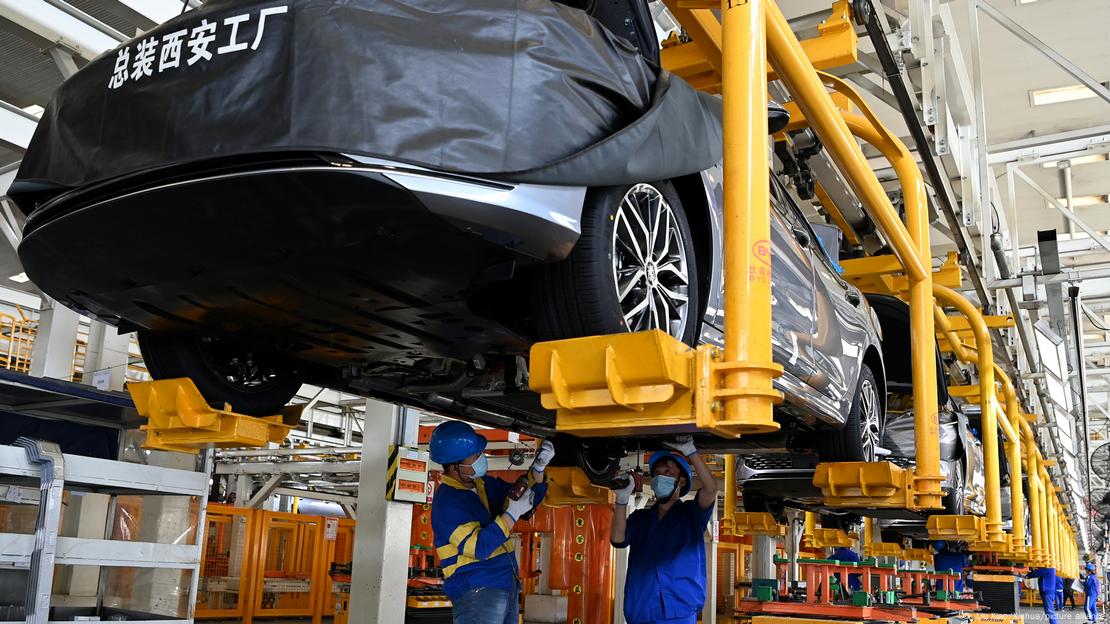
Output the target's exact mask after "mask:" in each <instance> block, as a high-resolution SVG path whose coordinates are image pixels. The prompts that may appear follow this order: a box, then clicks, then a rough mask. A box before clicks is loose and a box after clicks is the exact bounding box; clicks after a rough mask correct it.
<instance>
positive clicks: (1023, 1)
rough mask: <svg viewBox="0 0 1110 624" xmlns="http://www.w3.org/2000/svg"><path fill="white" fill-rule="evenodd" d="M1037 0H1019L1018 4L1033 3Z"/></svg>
mask: <svg viewBox="0 0 1110 624" xmlns="http://www.w3.org/2000/svg"><path fill="white" fill-rule="evenodd" d="M1036 1H1037V0H1018V4H1033V3H1034V2H1036Z"/></svg>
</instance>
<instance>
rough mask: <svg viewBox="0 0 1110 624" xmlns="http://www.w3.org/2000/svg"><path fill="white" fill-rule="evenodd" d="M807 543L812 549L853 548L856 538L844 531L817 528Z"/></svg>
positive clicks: (808, 537)
mask: <svg viewBox="0 0 1110 624" xmlns="http://www.w3.org/2000/svg"><path fill="white" fill-rule="evenodd" d="M807 541H808V543H809V546H810V548H852V547H854V546H855V545H856V538H854V537H852V536H851V535H848V534H847V533H846V532H845V531H844V530H843V529H822V528H815V529H813V533H812V534H811V535H809V536H807Z"/></svg>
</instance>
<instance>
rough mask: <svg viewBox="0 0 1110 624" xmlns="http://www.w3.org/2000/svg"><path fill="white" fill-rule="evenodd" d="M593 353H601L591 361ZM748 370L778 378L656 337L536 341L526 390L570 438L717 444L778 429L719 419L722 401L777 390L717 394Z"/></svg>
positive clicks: (776, 396) (770, 367) (773, 395)
mask: <svg viewBox="0 0 1110 624" xmlns="http://www.w3.org/2000/svg"><path fill="white" fill-rule="evenodd" d="M599 354H604V355H603V356H602V357H598V355H599ZM755 369H759V370H766V371H770V372H771V374H772V375H773V376H777V375H779V374H781V372H782V367H781V366H779V365H778V364H774V363H770V362H768V363H765V364H743V365H742V364H726V363H722V362H720V357H719V354H718V350H717V349H715V348H713V347H711V346H708V345H703V346H701V347H699V348H698V349H696V350H695V349H691V348H690V347H688V346H687V345H686V344H684V343H682V342H681V341H679V340H676V339H675V338H673V337H671V336H670V335H668V334H666V333H664V332H662V331H659V330H650V331H645V332H636V333H628V334H611V335H605V336H589V337H586V338H571V339H568V340H555V341H549V342H539V343H536V344H534V345H533V346H532V352H531V362H530V369H529V373H530V377H529V378H530V380H531V388H532V390H533V391H534V392H538V393H539V394H540V402H541V403H542V404H543V406H544V407H545V408H547V409H550V410H555V412H556V417H555V427H556V429H558V430H559V431H564V432H567V433H573V434H575V435H578V436H583V437H591V436H627V435H647V434H677V433H688V432H692V431H696V430H704V431H711V432H713V433H715V434H717V435H719V436H722V437H725V438H736V437H739V436H740V435H741V434H745V433H765V432H767V431H774V430H777V429H778V424H777V423H775V422H774V421H771V422H770V423H758V422H756V423H752V422H744V421H738V422H730V421H727V420H725V412H724V410H723V409H721V401H722V399H724V398H726V397H731V396H738V395H745V396H751V395H752V394H753V393H759V394H760V395H761V396H766V397H768V398H770V399H772V400H773V401H775V402H778V401H781V400H782V393H780V392H778V391H773V390H772V391H770V392H763V391H758V390H755V389H752V388H743V387H742V388H738V389H734V390H727V389H724V388H723V387H722V386H723V384H722V380H721V378H722V377H723V376H724V375H725V374H726V373H728V372H730V371H733V370H740V371H741V372H750V371H753V370H755Z"/></svg>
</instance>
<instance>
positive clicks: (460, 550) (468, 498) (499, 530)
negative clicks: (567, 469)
mask: <svg viewBox="0 0 1110 624" xmlns="http://www.w3.org/2000/svg"><path fill="white" fill-rule="evenodd" d="M428 446H429V450H430V452H431V458H432V461H434V462H436V463H437V464H440V465H441V466H443V474H442V476H441V477H440V483H439V487H438V488H436V492H435V498H434V499H433V500H432V534H433V538H434V541H435V546H436V554H437V555H439V560H440V566H441V567H442V569H443V577H444V582H443V591H444V592H445V593H446V594H447V596H448V597H449V598H450V599H451V615H452V618H453V622H454V624H509V623H511V624H516V623H517V621H518V617H519V613H520V609H519V600H520V573H519V571H518V567H517V556H516V553H515V552H514V550H513V543H512V541H510V539H509V536H510V535H512V530H513V525H514V524H516V521H517V520H519V519H520V517H521V516H523V515H524V514H526V513H528V512H529V511H531V510H532V509H534V508H535V507H536V506H537V505H539V504H540V501H541V500H543V495H544V494H545V493H546V492H547V484H546V477H545V475H544V470H545V469H546V468H547V464H548V463H550V462H551V459H552V458H553V457H554V456H555V447H554V446H553V445H552V444H551V442H548V441H544V442H543V444H541V445H540V448H539V450H538V451H537V452H536V458H535V460H534V461H533V462H532V468H531V469H530V470H529V471H528V487H527V489H525V490H524V493H523V495H521V496H520V497H519V498H517V499H514V498H513V497H511V496H510V495H509V493H510V490H511V489H512V487H513V484H511V483H508V482H507V481H503V480H501V479H498V478H496V477H487V476H486V468H487V465H488V462H487V460H486V456H485V455H483V454H482V451H484V450H485V448H486V439H485V438H484V437H482V436H480V435H478V434H477V433H476V432H475V431H474V428H473V427H471V426H470V425H468V424H466V423H464V422H459V421H454V420H452V421H447V422H445V423H442V424H440V425H439V426H438V427H436V428H435V431H433V432H432V439H431V440H430V441H429V443H428Z"/></svg>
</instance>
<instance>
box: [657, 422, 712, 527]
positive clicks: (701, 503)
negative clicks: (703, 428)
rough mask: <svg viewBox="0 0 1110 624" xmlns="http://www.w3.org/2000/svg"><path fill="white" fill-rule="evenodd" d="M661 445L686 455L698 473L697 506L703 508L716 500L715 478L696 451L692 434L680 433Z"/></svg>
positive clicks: (707, 507) (710, 505) (708, 506)
mask: <svg viewBox="0 0 1110 624" xmlns="http://www.w3.org/2000/svg"><path fill="white" fill-rule="evenodd" d="M663 446H665V447H667V448H669V449H672V450H675V451H678V452H679V453H682V454H683V455H684V456H686V459H687V460H688V461H689V462H690V464H691V465H692V466H693V468H694V472H695V473H696V474H697V475H698V476H697V482H698V483H697V484H698V507H701V508H702V509H703V510H704V509H709V508H710V507H712V506H713V504H714V503H716V502H717V480H716V479H714V478H713V474H712V473H710V472H709V466H706V465H705V460H703V459H702V458H701V454H700V453H698V447H696V446H694V436H690V435H680V436H678V437H677V438H675V439H674V440H673V441H668V442H663ZM693 485H694V484H693V483H691V484H690V486H691V487H693Z"/></svg>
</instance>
